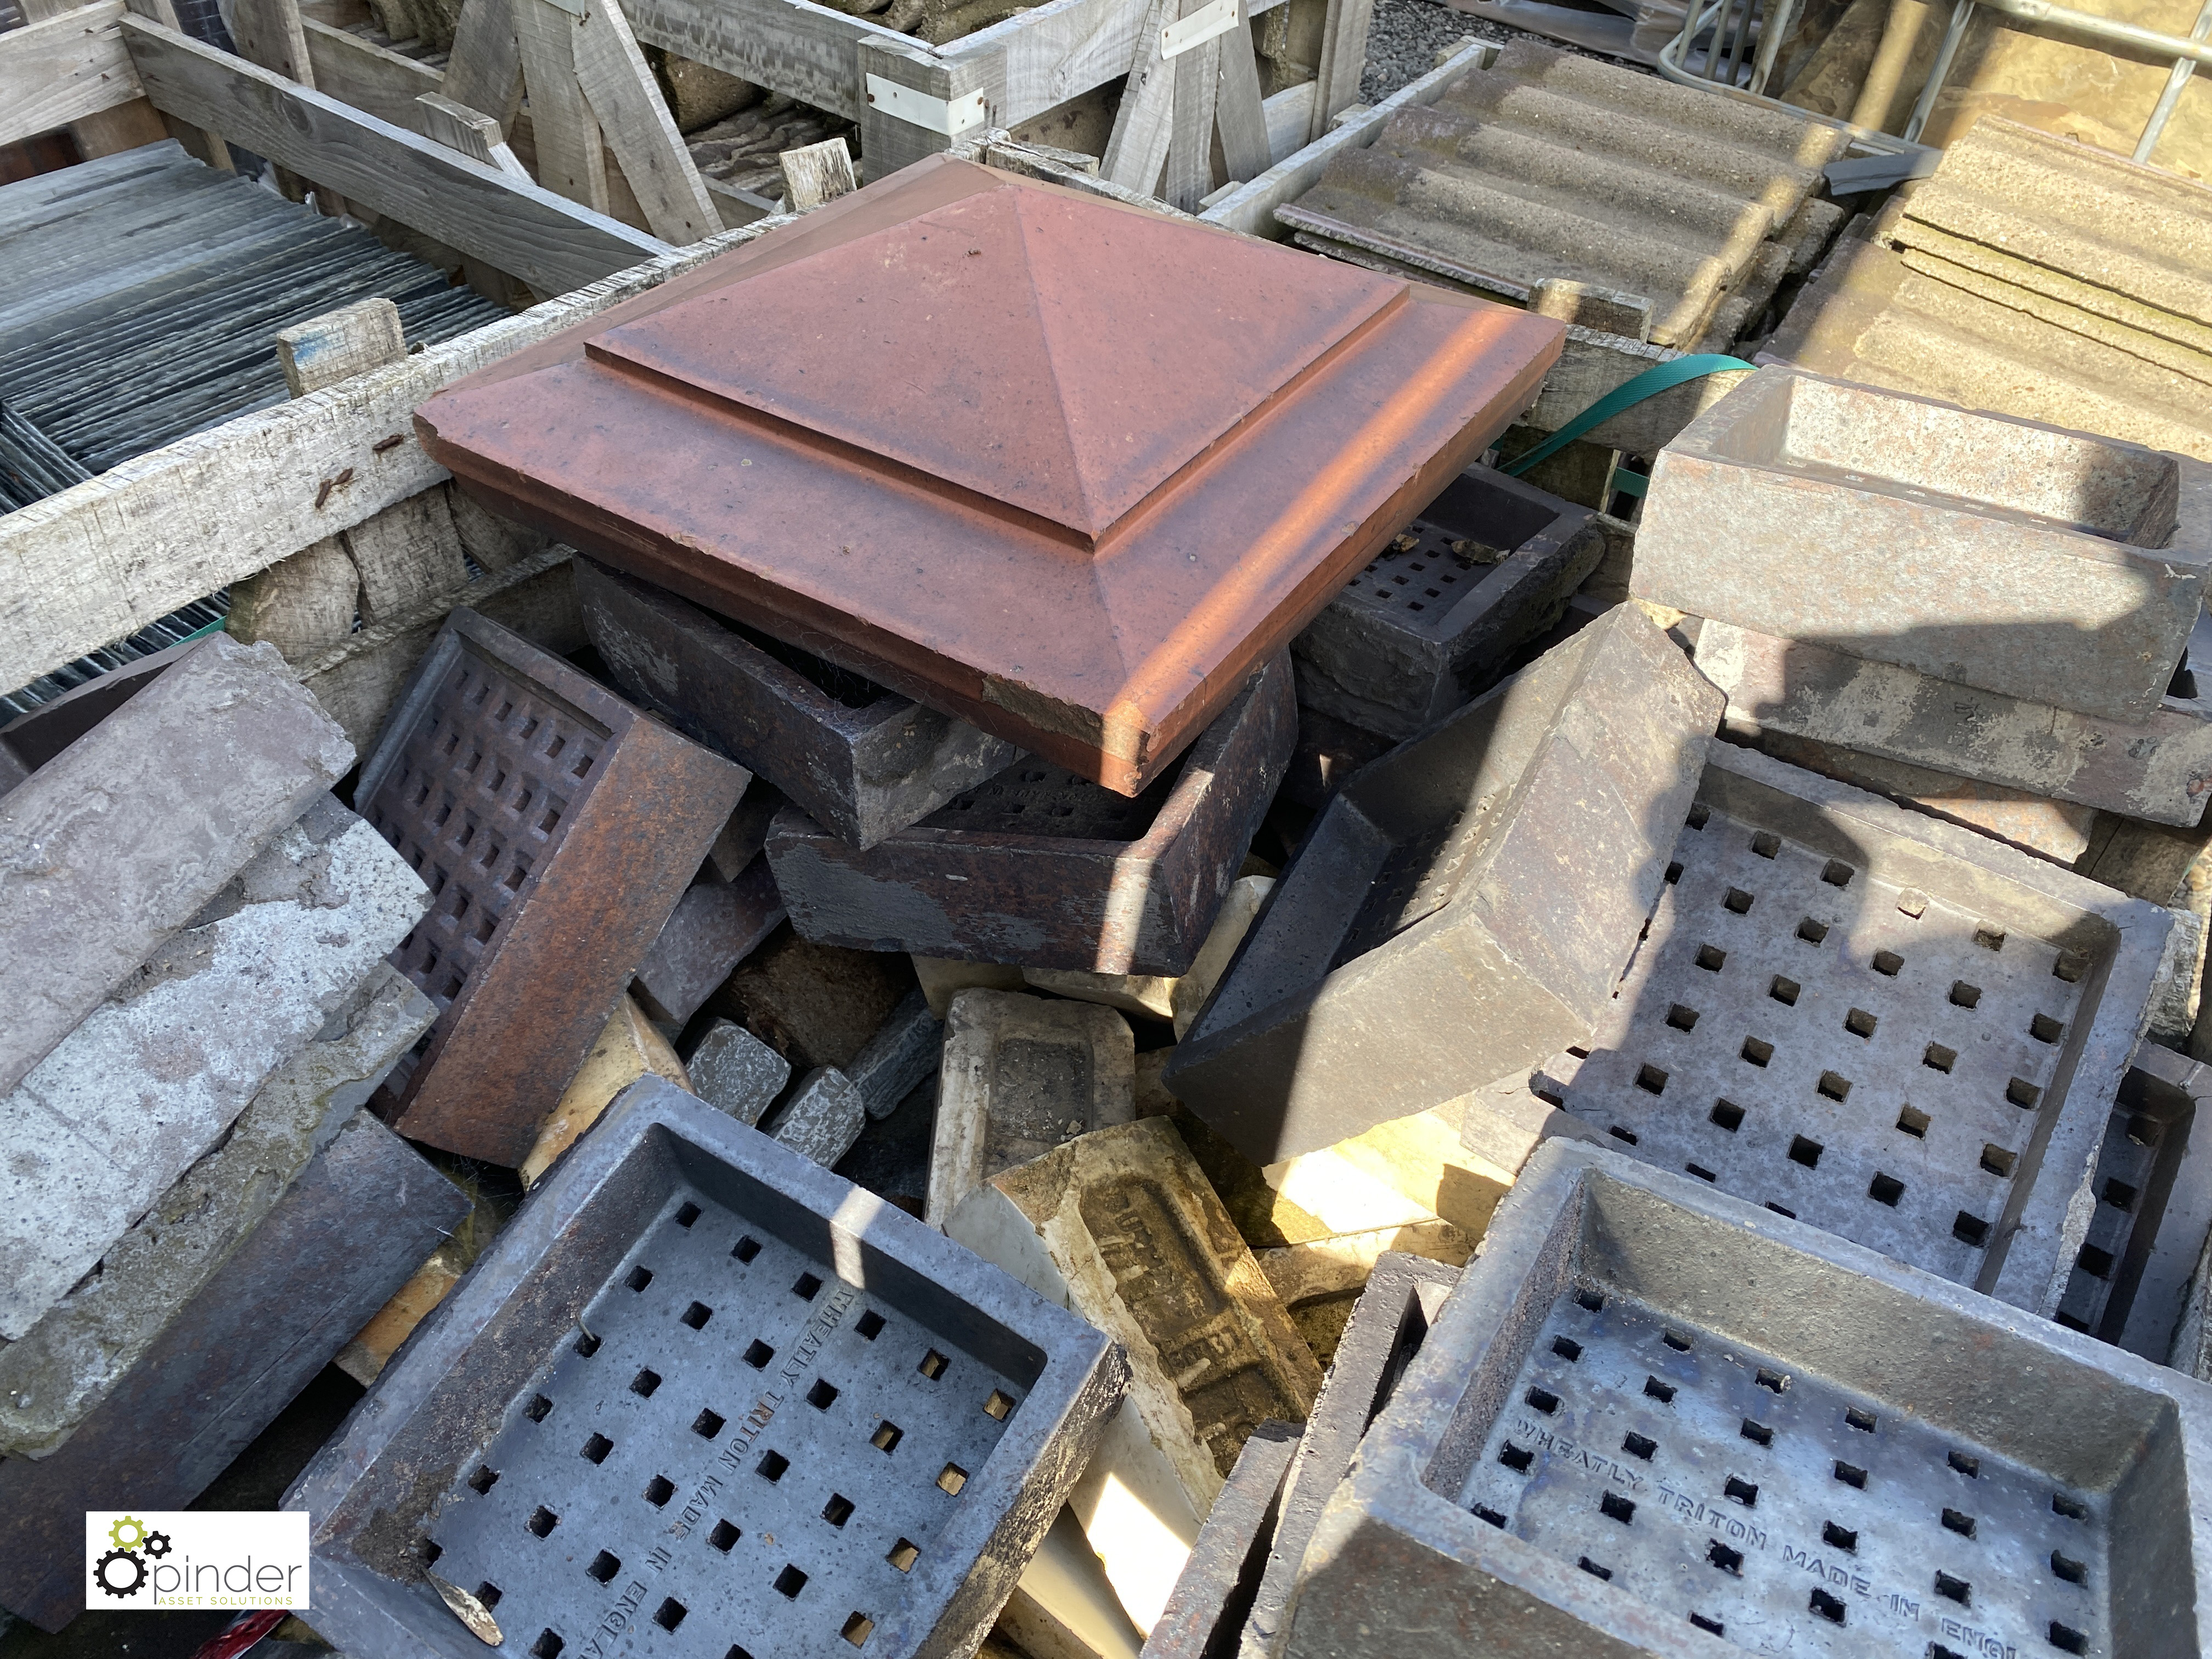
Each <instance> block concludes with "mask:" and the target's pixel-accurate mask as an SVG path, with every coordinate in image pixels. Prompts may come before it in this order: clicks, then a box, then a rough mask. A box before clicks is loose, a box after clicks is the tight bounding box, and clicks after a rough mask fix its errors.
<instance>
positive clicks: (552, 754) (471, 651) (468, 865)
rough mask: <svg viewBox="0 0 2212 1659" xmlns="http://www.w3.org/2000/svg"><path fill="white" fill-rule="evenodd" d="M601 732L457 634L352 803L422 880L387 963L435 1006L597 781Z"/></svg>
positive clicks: (466, 969)
mask: <svg viewBox="0 0 2212 1659" xmlns="http://www.w3.org/2000/svg"><path fill="white" fill-rule="evenodd" d="M607 739H608V732H607V730H606V728H605V726H601V725H600V724H599V723H598V722H597V721H595V720H591V719H590V718H589V717H587V716H586V715H584V714H580V713H579V712H578V711H577V710H576V709H574V708H572V707H570V706H569V705H568V703H567V702H563V701H562V699H561V698H559V697H556V696H553V695H552V694H551V693H550V692H549V691H548V690H546V689H545V688H544V686H541V685H538V684H536V683H534V682H533V681H532V680H530V679H528V678H525V677H523V676H521V675H518V674H512V673H509V672H507V671H505V670H504V669H502V668H501V667H500V665H498V664H496V663H495V662H494V661H492V660H491V659H489V658H488V657H485V656H484V655H483V654H482V653H479V652H478V651H477V650H476V649H475V648H474V647H473V646H471V645H470V644H469V643H467V642H466V641H464V642H463V644H462V647H461V649H460V650H459V651H458V652H457V653H455V654H454V657H453V662H452V665H451V666H450V667H449V668H448V670H447V676H446V678H445V680H444V682H443V683H442V684H441V685H440V686H439V688H438V690H437V693H436V696H435V698H434V699H433V701H432V703H431V710H430V715H429V718H428V719H427V720H422V722H420V723H419V724H418V726H416V730H415V732H414V733H413V734H412V735H411V736H410V738H408V739H407V743H406V746H405V747H404V749H402V750H401V751H400V755H399V760H398V764H397V765H396V766H394V767H393V768H392V769H391V770H390V771H389V772H388V773H387V774H386V778H385V781H384V782H383V784H382V785H381V786H380V787H379V788H378V789H377V791H376V793H375V796H374V799H371V800H370V801H369V802H368V806H367V808H366V810H365V811H363V813H362V816H363V817H366V818H368V821H369V823H370V824H371V826H372V827H374V829H376V830H377V831H378V832H379V833H380V834H381V835H382V836H384V838H385V839H386V841H388V842H391V843H392V846H394V847H395V848H398V850H399V855H400V856H401V857H402V858H404V859H405V860H407V861H408V863H410V865H412V866H414V867H415V870H416V873H417V874H419V875H420V876H421V877H422V879H423V881H424V882H425V883H427V884H428V886H429V889H430V893H431V905H430V910H429V914H428V915H425V916H424V917H423V918H422V921H420V922H419V923H418V924H416V928H415V931H414V932H413V933H410V934H408V936H407V937H406V938H405V939H402V940H401V941H400V943H399V948H398V950H396V951H393V952H392V966H394V967H395V968H398V969H399V970H400V971H401V972H402V973H404V974H405V975H407V976H408V977H409V978H410V979H411V980H413V981H415V983H416V985H417V986H419V987H422V992H423V994H425V995H426V996H428V998H429V999H430V1000H432V1001H433V1002H435V1003H436V1004H437V1005H438V1011H439V1012H440V1013H441V1014H442V1013H443V1012H445V1011H446V1008H447V1006H448V1005H449V1004H451V1003H452V1001H453V999H454V998H455V997H457V996H459V994H461V987H462V986H463V985H464V984H465V983H466V982H467V981H468V979H469V976H470V975H471V974H473V973H474V972H475V971H476V970H477V966H478V965H479V964H480V963H482V962H483V958H484V956H485V955H486V953H487V951H488V949H489V945H490V944H491V939H492V935H493V934H494V933H495V932H497V931H498V927H499V923H500V919H501V917H502V916H504V915H506V914H507V907H508V906H509V905H511V904H512V903H513V902H514V899H515V896H516V895H517V894H518V893H520V891H521V890H522V887H523V884H524V883H525V882H526V881H527V880H528V879H529V878H530V872H532V870H534V869H536V868H537V867H538V865H540V864H542V863H543V862H544V860H546V859H547V858H549V857H550V856H551V854H552V853H553V849H554V848H556V847H557V846H559V845H560V843H561V838H562V834H563V832H564V830H565V828H566V824H567V821H568V816H569V814H570V812H571V811H572V810H573V808H574V806H575V805H576V804H577V803H578V802H580V800H581V799H582V798H583V796H584V795H585V794H586V793H588V792H589V791H590V789H591V788H592V786H593V784H595V783H596V782H597V781H598V780H597V778H596V777H594V776H593V770H594V769H595V768H596V766H597V765H598V763H599V755H600V751H601V750H603V749H604V748H605V744H606V743H607ZM424 1042H425V1043H426V1044H427V1042H428V1038H427V1037H426V1038H425V1039H424ZM411 1059H412V1057H411V1056H410V1060H409V1061H403V1062H402V1067H403V1069H402V1070H401V1071H400V1072H398V1073H396V1074H395V1076H394V1079H393V1082H392V1088H393V1090H394V1091H395V1092H396V1091H399V1090H400V1089H401V1088H403V1087H404V1082H405V1070H404V1067H405V1066H407V1065H408V1064H410V1063H411Z"/></svg>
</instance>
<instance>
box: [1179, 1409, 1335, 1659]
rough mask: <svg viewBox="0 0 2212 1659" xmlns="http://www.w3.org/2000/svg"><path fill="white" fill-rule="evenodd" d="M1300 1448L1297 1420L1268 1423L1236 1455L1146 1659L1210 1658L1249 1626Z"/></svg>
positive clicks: (1257, 1429) (1253, 1433) (1257, 1430)
mask: <svg viewBox="0 0 2212 1659" xmlns="http://www.w3.org/2000/svg"><path fill="white" fill-rule="evenodd" d="M1297 1449H1298V1427H1297V1425H1296V1424H1292V1423H1273V1422H1270V1423H1262V1424H1261V1425H1260V1426H1259V1427H1257V1428H1256V1429H1255V1430H1253V1431H1252V1437H1251V1438H1250V1439H1249V1440H1247V1441H1246V1442H1245V1443H1244V1449H1243V1451H1242V1452H1240V1453H1238V1454H1237V1467H1236V1468H1235V1469H1233V1470H1231V1472H1230V1476H1229V1480H1228V1483H1227V1484H1226V1485H1225V1486H1223V1487H1222V1489H1221V1496H1220V1497H1218V1498H1216V1499H1214V1501H1213V1510H1212V1513H1211V1514H1209V1515H1208V1516H1206V1524H1205V1525H1204V1526H1203V1527H1201V1528H1199V1533H1198V1543H1197V1546H1196V1547H1194V1548H1193V1549H1192V1551H1191V1553H1190V1560H1189V1561H1188V1563H1187V1564H1186V1565H1184V1567H1183V1570H1182V1577H1180V1578H1178V1579H1176V1587H1175V1589H1174V1590H1173V1591H1172V1592H1171V1593H1170V1595H1169V1596H1168V1604H1167V1607H1166V1609H1165V1610H1164V1612H1162V1613H1161V1614H1160V1617H1159V1622H1158V1623H1157V1624H1155V1625H1154V1626H1152V1635H1151V1636H1150V1637H1149V1638H1147V1639H1146V1643H1145V1648H1144V1656H1143V1659H1207V1656H1208V1655H1210V1654H1213V1653H1216V1652H1218V1651H1220V1650H1221V1649H1222V1648H1223V1647H1225V1646H1226V1645H1227V1643H1228V1641H1229V1639H1230V1638H1231V1636H1232V1635H1233V1633H1234V1632H1238V1631H1240V1630H1241V1629H1242V1628H1243V1624H1244V1620H1245V1616H1246V1615H1247V1614H1248V1613H1249V1612H1250V1611H1251V1607H1252V1599H1253V1597H1254V1596H1255V1595H1257V1594H1258V1593H1259V1589H1260V1575H1261V1571H1263V1570H1264V1569H1265V1567H1266V1565H1267V1548H1268V1546H1269V1545H1270V1544H1271V1543H1273V1541H1274V1536H1275V1526H1276V1520H1277V1516H1278V1513H1279V1503H1280V1500H1281V1498H1282V1492H1283V1483H1284V1481H1285V1480H1286V1479H1287V1478H1288V1477H1289V1474H1290V1472H1291V1458H1292V1457H1293V1456H1294V1455H1296V1454H1297Z"/></svg>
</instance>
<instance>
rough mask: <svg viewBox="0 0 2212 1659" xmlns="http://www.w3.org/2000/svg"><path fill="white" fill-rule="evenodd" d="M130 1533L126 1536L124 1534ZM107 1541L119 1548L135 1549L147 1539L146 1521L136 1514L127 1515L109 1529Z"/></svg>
mask: <svg viewBox="0 0 2212 1659" xmlns="http://www.w3.org/2000/svg"><path fill="white" fill-rule="evenodd" d="M126 1532H127V1533H129V1534H131V1535H130V1536H129V1537H128V1538H125V1536H124V1535H123V1534H125V1533H126ZM107 1541H108V1542H109V1543H111V1544H112V1545H114V1546H115V1547H116V1548H117V1549H118V1550H135V1549H137V1547H139V1546H140V1545H141V1544H143V1543H144V1542H145V1541H146V1523H145V1522H143V1521H141V1520H140V1519H139V1518H138V1517H137V1516H135V1515H126V1516H124V1517H123V1518H122V1519H121V1520H119V1521H118V1522H116V1523H115V1524H114V1525H113V1526H112V1527H110V1528H108V1529H107Z"/></svg>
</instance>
